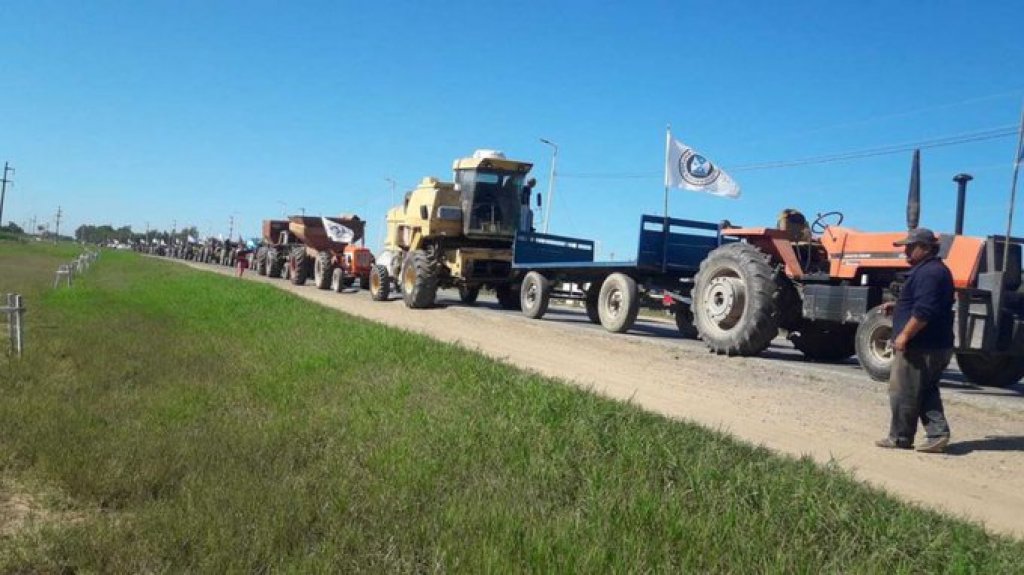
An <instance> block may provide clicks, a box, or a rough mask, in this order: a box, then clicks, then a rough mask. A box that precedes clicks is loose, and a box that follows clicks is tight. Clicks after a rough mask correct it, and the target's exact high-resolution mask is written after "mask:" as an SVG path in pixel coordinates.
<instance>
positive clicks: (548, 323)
mask: <svg viewBox="0 0 1024 575" xmlns="http://www.w3.org/2000/svg"><path fill="white" fill-rule="evenodd" d="M190 265H192V266H193V267H196V268H199V269H204V270H209V271H216V272H219V273H224V274H231V273H232V270H230V269H228V268H224V267H219V266H210V265H204V264H190ZM246 278H247V279H248V280H251V281H262V282H267V283H273V285H275V286H278V287H280V288H281V289H284V290H287V291H290V292H292V293H295V294H297V295H299V296H301V297H304V298H307V299H310V300H312V301H315V302H317V303H320V304H322V305H325V306H328V307H331V308H335V309H338V310H341V311H344V312H347V313H350V314H352V315H356V316H361V317H365V318H367V319H370V320H373V321H377V322H380V323H383V324H386V325H389V326H393V327H398V328H402V329H406V330H410V331H416V332H420V333H423V334H427V335H429V336H431V337H434V338H436V339H439V340H443V341H449V342H455V343H459V344H461V345H462V346H464V347H466V348H469V349H473V350H477V351H480V352H482V353H484V354H486V355H488V356H491V357H494V358H497V359H500V360H502V361H506V362H508V363H511V364H514V365H517V366H519V367H522V368H525V369H528V370H533V371H536V372H539V373H542V374H544V375H547V376H552V377H556V378H559V379H562V380H564V381H566V382H569V383H571V384H573V385H578V386H580V387H584V388H587V389H591V390H593V391H595V392H597V393H600V394H603V395H606V396H608V397H612V398H615V399H619V400H623V401H630V402H633V403H634V404H636V405H639V406H642V407H643V408H645V409H648V410H650V411H653V412H657V413H661V414H664V415H666V416H669V417H673V418H680V419H686V420H690V421H693V422H696V423H699V424H702V425H704V426H706V427H710V428H714V429H718V430H721V431H725V432H728V433H731V434H733V435H735V436H736V437H738V438H740V439H742V440H744V441H747V442H750V443H753V444H760V445H764V446H766V447H768V448H770V449H773V450H775V451H777V452H780V453H783V454H788V455H792V456H796V457H799V456H803V455H807V456H810V457H812V458H813V459H815V460H816V461H818V462H821V463H829V462H833V463H835V464H838V465H840V466H842V467H843V468H845V469H847V470H849V471H851V472H852V473H853V474H854V476H856V477H857V478H859V479H861V480H863V481H866V482H868V483H870V484H873V485H875V486H878V487H881V488H884V489H885V490H887V491H889V492H890V493H893V494H895V495H898V496H900V497H902V498H904V499H906V500H909V501H913V502H916V503H918V504H921V505H924V506H928V507H931V508H936V509H941V510H943V511H945V512H948V513H952V514H955V515H960V516H963V517H966V518H969V519H971V520H974V521H977V522H981V523H984V524H985V526H986V527H987V528H988V529H990V530H992V531H996V532H1000V533H1007V534H1012V535H1015V536H1017V537H1024V474H1022V473H1021V470H1024V386H1021V385H1018V386H1015V387H1014V388H1011V389H1005V390H1004V389H995V388H979V387H975V386H972V385H970V384H967V383H966V382H964V380H963V378H962V377H961V375H960V373H959V372H958V371H956V370H955V369H951V370H949V371H948V372H947V374H946V376H945V378H944V380H943V397H944V399H945V402H946V412H947V416H948V418H949V420H950V424H951V427H952V430H953V443H952V444H951V445H950V448H949V451H948V453H946V454H943V455H927V454H919V453H916V452H908V451H889V450H882V449H879V448H876V447H874V445H873V442H874V440H876V439H879V438H881V437H883V436H884V435H885V434H886V432H887V431H888V414H889V407H888V395H887V393H886V386H885V384H881V383H878V382H874V381H871V380H870V379H869V378H868V377H867V376H866V375H865V374H864V372H863V371H861V369H860V368H859V367H858V366H857V364H856V362H853V361H851V362H849V363H847V364H843V365H824V364H814V363H808V362H805V361H803V360H802V359H801V357H802V356H801V355H800V354H799V353H798V352H795V351H794V350H793V349H792V347H791V346H789V344H788V343H787V342H786V341H784V340H778V341H776V343H775V345H773V346H772V348H771V349H769V350H768V351H767V352H766V353H765V354H763V356H761V357H755V358H725V357H718V356H715V355H712V354H710V353H708V352H707V351H706V350H705V348H704V346H703V344H702V343H701V342H699V341H694V340H683V339H680V338H679V337H678V335H677V333H676V330H675V326H674V324H672V323H668V322H663V321H658V320H657V319H653V320H652V319H642V321H641V322H640V323H639V324H638V325H637V327H636V328H635V329H634V330H632V331H631V332H630V333H629V334H625V335H615V334H610V333H607V332H605V331H604V330H602V329H600V328H599V327H598V326H594V325H592V324H590V323H589V322H588V321H587V319H586V316H585V315H584V314H583V313H582V311H580V310H576V309H572V308H562V307H555V306H552V310H551V311H550V312H549V313H548V314H547V315H546V316H545V317H544V319H542V320H530V319H527V318H526V317H525V316H523V315H522V314H520V313H519V312H510V311H505V310H501V309H499V308H498V306H497V304H496V303H495V302H494V301H493V299H490V298H488V297H487V296H485V295H484V294H481V298H480V301H479V302H478V303H477V304H476V305H475V306H472V307H471V306H466V305H463V304H462V303H461V302H459V300H458V296H457V294H455V293H454V292H453V293H442V294H441V296H440V297H439V298H438V301H439V305H438V306H437V307H435V308H433V309H428V310H411V309H407V308H406V307H405V305H404V304H403V303H402V301H401V300H400V299H392V300H391V301H388V302H374V301H371V300H370V297H369V294H368V292H365V291H360V290H358V289H353V290H349V291H348V292H346V293H343V294H337V293H333V292H329V291H320V290H318V289H316V288H314V287H313V286H312V285H306V286H303V287H296V286H292V285H291V284H290V283H288V282H285V281H283V280H276V279H275V280H268V279H267V278H264V277H260V276H257V275H256V274H254V273H252V272H251V271H250V272H247V274H246Z"/></svg>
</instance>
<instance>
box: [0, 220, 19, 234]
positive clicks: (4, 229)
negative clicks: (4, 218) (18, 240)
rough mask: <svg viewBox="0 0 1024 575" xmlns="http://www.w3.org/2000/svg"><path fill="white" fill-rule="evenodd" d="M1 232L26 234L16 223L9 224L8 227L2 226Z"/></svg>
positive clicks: (0, 227)
mask: <svg viewBox="0 0 1024 575" xmlns="http://www.w3.org/2000/svg"><path fill="white" fill-rule="evenodd" d="M0 232H9V233H12V234H24V233H25V230H23V229H21V226H19V225H18V224H16V223H14V222H7V225H6V226H0Z"/></svg>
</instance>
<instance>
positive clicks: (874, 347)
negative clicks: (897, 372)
mask: <svg viewBox="0 0 1024 575" xmlns="http://www.w3.org/2000/svg"><path fill="white" fill-rule="evenodd" d="M854 342H855V349H856V351H857V361H859V362H860V366H861V367H863V368H864V371H866V372H867V373H868V376H869V377H871V379H873V380H875V381H889V373H890V372H892V316H889V315H886V314H885V312H883V311H882V307H881V306H878V307H875V308H872V309H870V310H868V313H867V315H865V316H864V321H862V322H861V323H860V325H859V326H857V334H856V336H855V338H854Z"/></svg>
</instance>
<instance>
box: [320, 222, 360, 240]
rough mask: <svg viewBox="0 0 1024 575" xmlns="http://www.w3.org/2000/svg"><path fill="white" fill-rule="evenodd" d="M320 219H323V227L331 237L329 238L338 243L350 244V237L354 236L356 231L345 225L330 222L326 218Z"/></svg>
mask: <svg viewBox="0 0 1024 575" xmlns="http://www.w3.org/2000/svg"><path fill="white" fill-rule="evenodd" d="M320 219H322V220H323V221H324V229H325V230H327V237H329V238H331V240H333V241H336V242H338V243H340V244H350V243H352V239H353V238H354V237H356V233H355V232H353V231H352V230H350V229H348V228H346V227H345V226H343V225H341V224H339V223H337V222H332V221H331V220H329V219H327V218H320Z"/></svg>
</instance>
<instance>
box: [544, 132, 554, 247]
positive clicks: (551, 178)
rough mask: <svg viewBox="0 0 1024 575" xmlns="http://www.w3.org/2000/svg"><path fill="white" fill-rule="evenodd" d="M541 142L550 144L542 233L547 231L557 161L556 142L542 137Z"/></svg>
mask: <svg viewBox="0 0 1024 575" xmlns="http://www.w3.org/2000/svg"><path fill="white" fill-rule="evenodd" d="M540 142H541V143H542V144H547V145H549V146H551V175H550V176H549V177H548V201H547V206H545V207H544V233H545V234H546V233H548V221H549V220H550V219H551V204H552V202H553V200H554V199H555V165H556V164H557V163H558V144H556V143H554V142H552V141H551V140H546V139H544V138H541V139H540Z"/></svg>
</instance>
